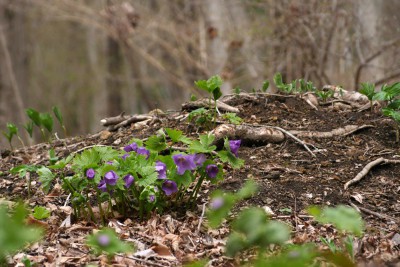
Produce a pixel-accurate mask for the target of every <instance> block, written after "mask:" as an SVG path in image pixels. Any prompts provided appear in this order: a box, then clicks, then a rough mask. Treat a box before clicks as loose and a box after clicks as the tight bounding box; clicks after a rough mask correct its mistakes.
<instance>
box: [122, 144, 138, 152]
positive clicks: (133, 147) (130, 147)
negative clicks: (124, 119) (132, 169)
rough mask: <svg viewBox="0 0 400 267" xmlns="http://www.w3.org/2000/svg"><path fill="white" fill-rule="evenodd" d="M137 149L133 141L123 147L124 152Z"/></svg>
mask: <svg viewBox="0 0 400 267" xmlns="http://www.w3.org/2000/svg"><path fill="white" fill-rule="evenodd" d="M137 149H138V145H137V144H136V143H135V142H134V143H132V144H130V145H127V146H126V147H124V150H125V152H131V151H136V150H137Z"/></svg>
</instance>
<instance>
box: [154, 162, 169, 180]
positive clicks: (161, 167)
mask: <svg viewBox="0 0 400 267" xmlns="http://www.w3.org/2000/svg"><path fill="white" fill-rule="evenodd" d="M155 168H156V171H157V172H158V179H165V178H167V165H165V163H164V162H161V161H157V162H156V167H155Z"/></svg>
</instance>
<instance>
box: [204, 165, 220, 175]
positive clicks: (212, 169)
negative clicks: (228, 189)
mask: <svg viewBox="0 0 400 267" xmlns="http://www.w3.org/2000/svg"><path fill="white" fill-rule="evenodd" d="M218 172H219V169H218V166H217V165H215V164H210V165H207V167H206V173H207V175H208V177H210V178H215V177H217V175H218Z"/></svg>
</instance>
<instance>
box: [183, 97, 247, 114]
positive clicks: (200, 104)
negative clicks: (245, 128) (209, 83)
mask: <svg viewBox="0 0 400 267" xmlns="http://www.w3.org/2000/svg"><path fill="white" fill-rule="evenodd" d="M213 107H214V101H210V100H209V99H206V98H203V99H199V100H196V101H191V102H187V103H184V104H183V105H182V109H183V110H193V109H197V108H213ZM217 108H218V109H220V110H224V111H228V112H233V113H239V112H240V111H239V109H238V108H235V107H232V106H230V105H228V104H225V103H224V102H221V101H219V100H217Z"/></svg>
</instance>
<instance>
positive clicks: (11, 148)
mask: <svg viewBox="0 0 400 267" xmlns="http://www.w3.org/2000/svg"><path fill="white" fill-rule="evenodd" d="M8 143H9V144H10V150H11V151H13V150H14V149H13V146H12V144H11V141H8Z"/></svg>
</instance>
